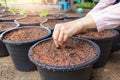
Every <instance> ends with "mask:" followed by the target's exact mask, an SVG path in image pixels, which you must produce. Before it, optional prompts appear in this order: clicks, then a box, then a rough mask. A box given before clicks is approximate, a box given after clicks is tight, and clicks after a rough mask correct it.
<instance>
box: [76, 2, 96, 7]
mask: <svg viewBox="0 0 120 80" xmlns="http://www.w3.org/2000/svg"><path fill="white" fill-rule="evenodd" d="M94 6H95V3H93V2H84V3H77V4H76V7H78V8H93V7H94Z"/></svg>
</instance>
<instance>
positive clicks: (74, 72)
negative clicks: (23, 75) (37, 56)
mask: <svg viewBox="0 0 120 80" xmlns="http://www.w3.org/2000/svg"><path fill="white" fill-rule="evenodd" d="M72 39H77V40H80V41H85V42H88V43H89V44H90V45H91V46H92V47H93V48H94V49H95V50H96V55H95V56H94V57H93V58H92V59H91V60H89V61H86V62H85V63H83V64H79V65H73V66H53V65H48V64H45V63H42V62H36V61H35V60H34V57H33V56H32V50H33V48H34V47H36V46H37V45H38V44H41V43H43V42H46V41H48V40H52V38H48V39H45V40H42V41H39V42H38V43H36V44H34V45H33V46H32V47H31V48H30V50H29V59H30V60H31V61H32V62H33V63H34V64H36V65H37V68H38V71H39V73H40V78H41V80H89V78H90V74H91V72H92V68H93V64H94V63H95V61H96V60H97V59H98V57H99V55H100V49H99V47H98V46H97V45H96V44H95V43H94V42H92V41H90V40H87V39H84V38H80V39H78V38H76V37H74V38H72Z"/></svg>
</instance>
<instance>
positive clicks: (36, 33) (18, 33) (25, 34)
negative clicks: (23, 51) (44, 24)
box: [4, 28, 47, 42]
mask: <svg viewBox="0 0 120 80" xmlns="http://www.w3.org/2000/svg"><path fill="white" fill-rule="evenodd" d="M45 35H47V31H46V30H44V29H41V28H24V29H18V30H15V31H12V32H10V33H8V34H6V35H5V36H4V39H5V40H10V41H15V42H21V41H31V40H37V39H40V38H42V37H44V36H45Z"/></svg>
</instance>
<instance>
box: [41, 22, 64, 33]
mask: <svg viewBox="0 0 120 80" xmlns="http://www.w3.org/2000/svg"><path fill="white" fill-rule="evenodd" d="M64 22H66V21H63V20H47V21H44V22H42V23H41V24H40V26H42V27H47V28H49V29H50V30H51V31H53V30H54V28H55V25H56V24H59V23H64Z"/></svg>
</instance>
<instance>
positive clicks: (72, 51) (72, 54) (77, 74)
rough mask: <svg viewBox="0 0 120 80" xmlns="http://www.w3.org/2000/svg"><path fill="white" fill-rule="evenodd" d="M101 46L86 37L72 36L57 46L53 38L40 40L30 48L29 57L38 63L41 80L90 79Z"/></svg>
mask: <svg viewBox="0 0 120 80" xmlns="http://www.w3.org/2000/svg"><path fill="white" fill-rule="evenodd" d="M99 55H100V49H99V47H98V46H97V45H96V44H95V43H94V42H92V41H90V40H87V39H84V38H80V39H78V38H75V37H73V38H70V39H69V40H68V42H67V43H66V45H65V46H63V47H60V48H56V46H55V44H54V41H53V39H52V38H48V39H45V40H42V41H39V42H38V43H36V44H35V45H33V46H32V47H31V48H30V50H29V59H30V60H31V61H32V62H33V63H34V64H36V65H37V68H38V71H39V73H40V78H41V80H89V78H90V74H91V71H92V68H93V64H94V63H95V61H96V60H97V59H98V57H99Z"/></svg>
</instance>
